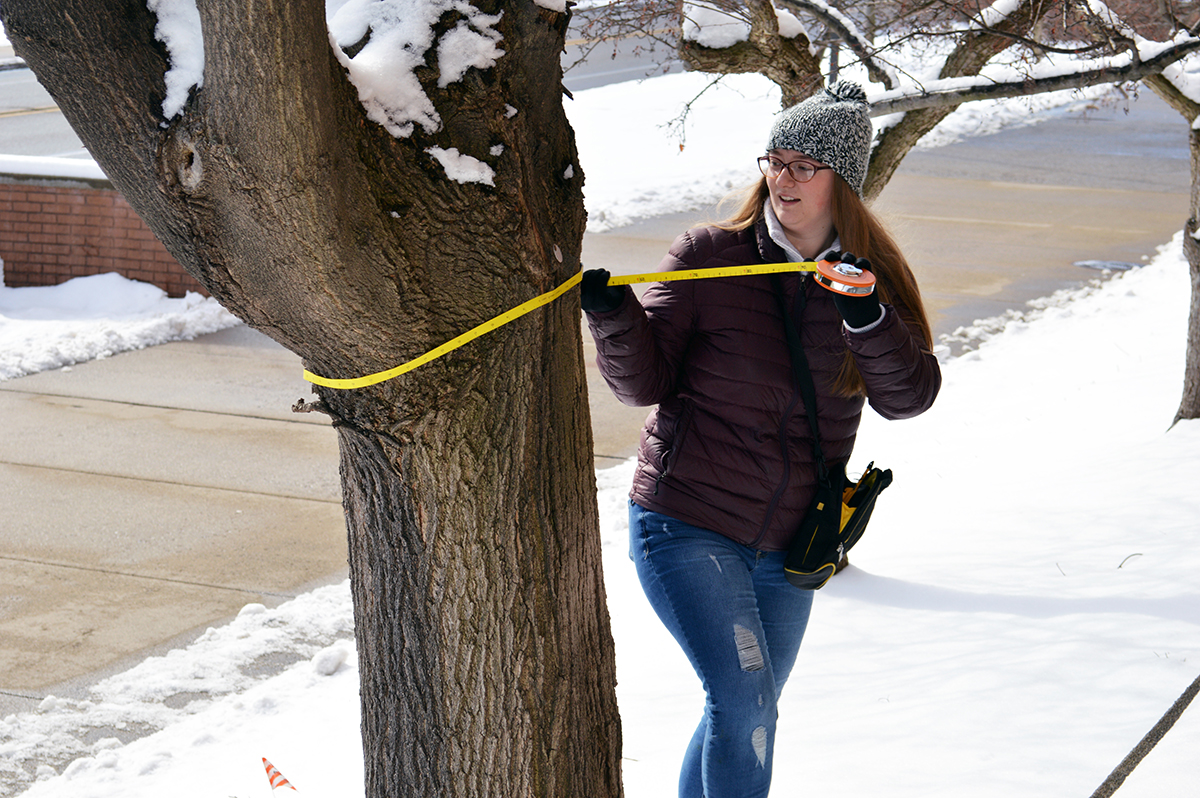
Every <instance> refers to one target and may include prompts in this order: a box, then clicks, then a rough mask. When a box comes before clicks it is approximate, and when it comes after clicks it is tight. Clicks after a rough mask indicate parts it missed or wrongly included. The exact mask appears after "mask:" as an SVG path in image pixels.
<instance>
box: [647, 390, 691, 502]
mask: <svg viewBox="0 0 1200 798" xmlns="http://www.w3.org/2000/svg"><path fill="white" fill-rule="evenodd" d="M679 405H680V408H679V416H678V417H677V418H676V419H675V429H674V431H673V432H672V435H671V440H670V441H668V442H667V447H666V449H665V450H664V451H663V455H662V467H661V468H660V469H659V472H658V478H657V479H655V480H654V495H655V496H657V495H658V486H659V485H660V484H662V481H663V480H664V479H666V478H667V477H668V476H670V474H671V473H672V472H673V471H674V470H675V467H676V465H677V464H678V463H679V456H680V453H681V452H682V451H683V445H684V443H686V442H687V437H688V433H689V432H691V429H692V413H693V405H692V403H691V402H689V401H688V400H686V399H680V400H679ZM661 416H662V409H661V408H660V409H659V417H660V418H661Z"/></svg>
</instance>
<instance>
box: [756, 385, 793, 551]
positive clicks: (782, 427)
mask: <svg viewBox="0 0 1200 798" xmlns="http://www.w3.org/2000/svg"><path fill="white" fill-rule="evenodd" d="M799 401H800V392H799V391H796V392H794V393H793V394H792V401H791V402H789V403H788V406H787V409H786V410H784V411H783V418H782V419H780V421H779V448H780V451H781V453H782V454H783V478H782V479H781V480H780V481H779V486H778V487H777V488H775V493H774V494H772V496H771V501H770V502H768V503H767V514H766V516H765V517H764V518H763V522H762V527H761V528H760V529H759V530H758V536H757V537H755V538H754V540H753V541H752V542H751V543H750V546H751V548H753V547H755V546H757V545H758V544H759V543H761V542H762V539H763V538H765V537H766V536H767V530H768V529H769V528H770V526H771V520H772V519H773V518H774V517H775V510H777V509H778V508H779V502H780V500H781V499H783V492H784V491H785V490H787V486H788V483H789V482H791V478H792V457H791V447H789V446H788V434H787V427H788V420H789V419H791V417H792V413H793V412H794V411H795V409H796V404H797V402H799Z"/></svg>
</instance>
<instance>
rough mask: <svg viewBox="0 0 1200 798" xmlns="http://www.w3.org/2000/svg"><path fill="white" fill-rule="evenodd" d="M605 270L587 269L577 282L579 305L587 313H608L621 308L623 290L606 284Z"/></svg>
mask: <svg viewBox="0 0 1200 798" xmlns="http://www.w3.org/2000/svg"><path fill="white" fill-rule="evenodd" d="M608 278H609V274H608V270H607V269H588V270H587V271H586V272H584V273H583V278H582V279H581V280H580V281H579V303H580V305H582V306H583V309H584V310H585V311H586V312H588V313H608V312H609V311H611V310H616V309H617V308H619V307H621V303H622V302H624V301H625V288H624V286H620V285H611V286H610V285H609V284H608Z"/></svg>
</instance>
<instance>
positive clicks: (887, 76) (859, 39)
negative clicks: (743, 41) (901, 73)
mask: <svg viewBox="0 0 1200 798" xmlns="http://www.w3.org/2000/svg"><path fill="white" fill-rule="evenodd" d="M777 3H778V5H780V6H782V7H783V8H786V9H788V10H789V11H801V12H807V13H809V14H811V15H813V16H814V17H816V18H817V19H819V20H820V21H821V22H822V23H824V25H825V27H827V28H828V29H829V30H831V31H833V32H834V33H836V34H837V37H838V38H839V39H840V40H841V41H842V43H843V44H845V45H846V47H848V48H850V51H851V52H852V53H854V54H855V55H856V56H858V59H859V61H861V62H862V64H863V66H865V67H866V69H867V73H868V74H869V75H870V76H871V80H873V81H875V82H876V83H882V84H883V85H884V86H887V87H888V88H889V89H895V88H896V87H897V86H898V85H899V81H898V80H897V78H896V74H895V72H893V71H892V70H891V68H890V67H888V65H886V64H884V63H883V62H881V61H879V60H877V59H876V58H875V50H874V47H873V46H872V44H871V42H869V41H867V40H866V38H864V37H863V35H862V34H861V33H860V32H859V31H858V29H857V28H856V27H854V23H853V22H852V21H851V20H850V19H848V18H847V17H845V16H844V15H842V14H841V13H840V12H838V11H837V9H834V8H831V7H830V6H827V5H825V4H824V3H817V2H813V0H777Z"/></svg>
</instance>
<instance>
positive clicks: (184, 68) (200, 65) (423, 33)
mask: <svg viewBox="0 0 1200 798" xmlns="http://www.w3.org/2000/svg"><path fill="white" fill-rule="evenodd" d="M561 2H562V0H542V2H541V3H540V4H541V5H544V6H545V7H547V8H553V7H556V6H557V5H558V4H559V3H561ZM146 6H147V8H149V9H150V11H151V12H153V13H154V14H155V15H156V16H157V18H158V24H157V26H156V27H155V29H154V34H155V37H156V38H157V39H158V40H159V41H161V42H162V43H163V45H164V46H165V47H166V48H167V55H168V58H169V59H170V64H171V67H170V69H169V70H168V72H167V74H166V76H165V80H166V84H167V97H166V99H165V100H164V101H163V115H164V116H165V117H166V118H167V119H171V118H172V117H174V116H176V115H177V114H179V113H181V112H182V111H183V107H184V105H185V104H186V102H187V98H188V94H189V92H190V91H191V90H192V88H193V87H197V88H198V87H200V86H203V85H204V38H203V33H202V30H201V25H200V14H199V12H198V11H197V9H196V0H147V2H146ZM450 11H455V12H458V13H459V14H461V15H462V16H463V17H464V19H463V20H462V21H460V22H459V23H458V25H457V26H456V27H454V28H453V29H451V30H449V31H447V32H446V33H444V34H442V36H441V37H440V38H439V39H438V40H437V41H436V42H435V41H434V38H435V37H434V31H433V26H434V25H435V24H436V23H437V21H438V20H439V19H440V18H441V17H442V15H443V14H445V13H447V12H450ZM326 15H327V23H328V25H329V37H330V44H331V45H332V47H333V50H334V53H335V54H336V56H337V58H338V60H339V61H340V62H341V63H342V65H343V66H345V67H346V70H347V72H348V73H349V76H350V80H351V82H353V83H354V86H355V87H356V88H357V89H358V97H359V100H360V101H361V102H362V104H363V107H364V108H366V110H367V116H368V117H370V118H371V119H372V120H373V121H375V122H378V123H379V124H380V125H383V126H384V127H385V128H387V130H388V132H390V133H391V134H392V135H393V136H397V137H406V136H410V135H412V132H413V130H414V129H415V125H418V124H419V125H421V127H422V128H424V129H425V130H426V131H428V132H430V133H433V132H436V131H437V130H439V129H440V128H441V124H442V122H441V117H439V116H438V113H437V110H436V109H435V108H434V107H433V103H432V102H431V101H430V99H429V97H428V96H427V95H426V94H425V90H424V89H423V88H422V87H421V84H420V82H419V81H418V80H417V77H416V74H415V70H416V69H417V68H418V67H420V66H422V65H423V64H424V63H425V56H426V53H427V52H428V51H429V49H430V48H432V47H434V46H435V45H436V47H437V61H438V65H439V67H440V70H441V74H440V76H439V78H438V86H439V87H442V88H445V87H446V86H448V85H449V84H451V83H454V82H456V81H459V80H461V79H462V78H463V76H464V75H465V74H466V73H467V71H468V70H469V69H472V68H474V69H489V68H491V67H492V66H493V65H495V63H496V61H497V60H498V59H499V58H500V57H501V56H503V55H504V51H503V50H502V49H501V48H500V42H501V36H500V33H499V32H498V31H496V30H495V28H494V26H495V25H496V24H497V23H499V21H500V16H499V15H494V16H493V15H488V14H484V13H483V12H481V11H480V10H479V9H477V8H475V7H474V6H472V5H471V4H470V3H468V2H466V0H348V2H341V1H340V0H327V3H326ZM350 53H353V55H351V54H350Z"/></svg>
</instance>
